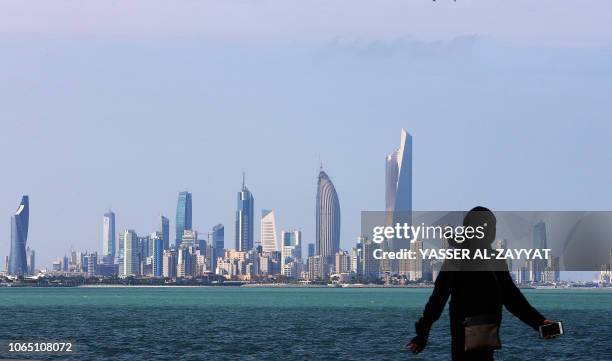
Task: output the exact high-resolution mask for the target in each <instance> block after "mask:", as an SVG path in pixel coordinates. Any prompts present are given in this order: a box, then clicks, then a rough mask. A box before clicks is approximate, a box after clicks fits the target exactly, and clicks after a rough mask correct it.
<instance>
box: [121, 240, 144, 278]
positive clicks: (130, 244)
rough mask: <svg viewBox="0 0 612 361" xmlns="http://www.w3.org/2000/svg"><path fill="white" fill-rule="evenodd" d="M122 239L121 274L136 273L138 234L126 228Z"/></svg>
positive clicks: (131, 274) (130, 274)
mask: <svg viewBox="0 0 612 361" xmlns="http://www.w3.org/2000/svg"><path fill="white" fill-rule="evenodd" d="M123 241H124V246H123V247H124V249H123V252H124V257H123V269H122V270H121V271H122V272H121V275H122V276H126V277H127V276H133V275H138V271H139V262H140V260H139V257H138V255H139V252H138V235H137V234H136V232H134V231H133V230H131V229H127V230H126V231H125V233H124V234H123Z"/></svg>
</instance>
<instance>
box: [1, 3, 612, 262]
mask: <svg viewBox="0 0 612 361" xmlns="http://www.w3.org/2000/svg"><path fill="white" fill-rule="evenodd" d="M0 7H1V8H2V11H0V124H1V128H0V154H1V157H2V163H1V164H2V170H3V171H2V175H3V176H2V178H1V179H2V180H1V185H2V186H1V187H0V220H1V219H2V217H4V220H5V221H4V222H2V221H0V257H2V259H4V256H6V255H7V254H8V252H9V247H10V217H11V215H12V214H13V213H14V212H15V210H16V208H17V205H18V203H19V201H20V199H21V195H22V194H28V195H29V196H30V206H31V209H30V232H29V239H28V245H29V246H30V247H32V248H34V249H35V250H36V251H37V263H38V266H39V267H44V266H49V265H50V264H51V261H52V260H54V259H57V258H59V257H61V256H63V255H64V254H66V253H68V252H69V251H70V247H71V246H72V247H74V248H75V249H77V250H89V251H101V250H102V244H101V239H102V215H103V213H104V212H106V211H107V210H109V209H112V210H113V211H114V212H115V213H116V214H117V230H118V231H119V230H123V229H126V228H132V229H135V230H136V232H137V233H138V234H143V235H144V234H149V233H150V232H153V231H155V230H156V228H157V220H158V217H159V215H160V214H163V215H165V216H167V217H169V218H170V220H171V229H173V228H172V227H174V217H175V210H176V201H177V196H178V192H179V191H182V190H189V191H190V192H192V193H193V224H194V228H195V229H197V230H198V231H200V233H207V232H208V231H210V229H211V228H212V227H213V226H214V225H215V224H217V223H223V224H224V225H225V226H226V247H228V248H229V247H232V246H233V244H234V216H235V209H236V196H237V192H238V191H239V190H240V187H241V182H242V172H246V184H247V186H248V187H249V189H250V190H251V191H252V193H253V195H254V197H255V208H256V212H255V213H256V215H257V218H258V219H259V214H260V212H261V209H273V210H275V213H276V219H277V224H278V226H277V227H278V229H277V231H278V232H280V230H283V229H293V228H297V229H301V230H302V232H303V237H304V243H310V242H314V227H315V196H316V181H317V174H318V169H319V165H320V163H321V162H322V164H323V168H324V169H325V171H326V172H327V173H328V174H329V175H330V177H331V178H332V181H333V182H334V184H335V186H336V190H337V192H338V195H339V198H340V204H341V212H342V232H341V234H342V240H341V247H342V248H345V249H348V248H349V247H352V246H353V244H354V243H355V241H356V238H357V237H358V236H359V229H360V224H359V222H360V212H361V211H362V210H382V209H383V207H384V157H385V155H386V154H388V153H390V152H392V151H394V150H395V149H397V147H398V146H399V141H400V130H401V129H402V128H405V129H407V130H408V132H409V133H411V134H412V136H413V140H414V146H413V152H414V160H413V172H414V175H413V207H414V209H415V210H462V209H469V208H472V207H473V206H475V205H477V204H480V205H485V206H488V207H490V208H492V209H493V210H610V202H611V200H612V190H611V187H610V185H611V184H612V171H611V170H610V162H611V160H612V152H611V151H610V150H611V149H610V147H611V146H610V144H612V123H611V122H610V119H611V118H610V116H611V114H612V104H611V102H610V99H612V98H611V95H612V25H611V24H612V4H611V3H610V2H608V1H583V2H580V5H577V4H576V2H571V1H538V2H531V1H514V2H512V3H509V2H502V1H486V2H485V1H461V0H460V1H457V2H452V1H443V0H438V1H436V2H432V1H413V2H406V1H391V0H389V1H379V2H375V3H374V2H371V1H361V0H353V1H342V0H339V1H288V0H284V1H266V0H253V1H246V0H244V1H233V2H225V1H202V2H195V1H186V2H181V3H172V4H171V3H169V2H163V1H131V2H128V3H125V2H119V1H104V2H102V1H98V2H87V3H82V2H69V1H59V2H52V3H51V2H39V3H36V4H33V3H24V2H18V1H2V2H0ZM258 232H259V225H257V228H256V234H257V235H258ZM171 234H173V232H171ZM257 238H258V236H256V240H257Z"/></svg>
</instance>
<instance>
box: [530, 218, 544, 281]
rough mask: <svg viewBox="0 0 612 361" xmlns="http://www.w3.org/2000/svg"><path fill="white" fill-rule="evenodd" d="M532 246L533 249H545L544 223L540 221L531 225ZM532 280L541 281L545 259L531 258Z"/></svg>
mask: <svg viewBox="0 0 612 361" xmlns="http://www.w3.org/2000/svg"><path fill="white" fill-rule="evenodd" d="M533 248H534V249H545V248H548V247H547V239H546V223H544V222H542V221H540V222H538V223H536V224H535V225H534V226H533ZM531 266H532V270H531V271H532V272H531V274H532V281H533V282H543V280H544V276H543V274H544V271H545V270H546V267H547V261H546V260H533V262H532V264H531Z"/></svg>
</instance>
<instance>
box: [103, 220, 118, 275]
mask: <svg viewBox="0 0 612 361" xmlns="http://www.w3.org/2000/svg"><path fill="white" fill-rule="evenodd" d="M102 258H103V260H104V263H113V262H114V260H115V213H113V212H111V211H108V212H106V213H104V217H103V219H102Z"/></svg>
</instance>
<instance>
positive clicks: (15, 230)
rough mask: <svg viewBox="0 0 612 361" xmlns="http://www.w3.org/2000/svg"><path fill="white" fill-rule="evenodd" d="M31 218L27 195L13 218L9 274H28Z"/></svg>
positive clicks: (22, 199)
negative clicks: (27, 248) (27, 242)
mask: <svg viewBox="0 0 612 361" xmlns="http://www.w3.org/2000/svg"><path fill="white" fill-rule="evenodd" d="M29 217H30V200H29V198H28V196H27V195H24V196H23V197H21V203H19V207H17V211H16V212H15V214H14V215H13V216H12V217H11V252H10V254H9V265H8V273H9V274H12V275H25V274H27V273H28V261H27V258H26V241H27V240H28V225H29Z"/></svg>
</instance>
